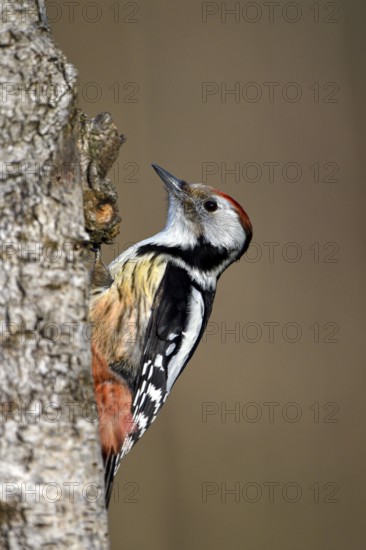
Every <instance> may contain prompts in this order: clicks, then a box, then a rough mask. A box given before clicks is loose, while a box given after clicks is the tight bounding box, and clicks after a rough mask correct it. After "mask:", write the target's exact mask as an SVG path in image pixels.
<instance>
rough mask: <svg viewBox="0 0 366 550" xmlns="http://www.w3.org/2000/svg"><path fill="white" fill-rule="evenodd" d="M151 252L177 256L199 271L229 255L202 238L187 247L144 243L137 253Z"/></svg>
mask: <svg viewBox="0 0 366 550" xmlns="http://www.w3.org/2000/svg"><path fill="white" fill-rule="evenodd" d="M151 252H155V253H158V254H169V255H170V256H172V257H173V258H179V259H180V260H183V261H184V262H185V263H186V264H187V265H189V266H190V267H192V268H197V269H199V270H200V271H211V270H212V269H215V268H217V267H219V266H220V265H221V264H222V263H223V262H225V261H226V260H227V259H228V257H229V253H228V251H227V249H226V248H218V247H217V246H213V245H212V244H210V243H207V242H205V241H204V240H203V239H200V240H199V243H198V244H197V245H196V246H194V247H192V248H188V249H183V248H179V247H178V246H166V245H160V244H154V243H150V244H145V245H143V246H141V247H140V248H139V250H138V255H139V256H142V255H144V254H148V253H151Z"/></svg>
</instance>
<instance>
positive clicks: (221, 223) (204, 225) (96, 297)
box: [90, 164, 252, 506]
mask: <svg viewBox="0 0 366 550" xmlns="http://www.w3.org/2000/svg"><path fill="white" fill-rule="evenodd" d="M152 166H153V168H154V170H155V171H156V172H157V174H158V175H159V176H160V178H161V179H162V180H163V182H164V184H165V186H166V189H167V192H168V219H167V223H166V226H165V229H163V230H162V231H160V232H159V233H157V234H156V235H154V236H153V237H150V238H148V239H145V240H143V241H141V242H140V243H138V244H136V245H134V246H132V247H130V248H128V249H127V250H126V251H125V252H123V253H122V254H121V255H120V256H119V257H118V258H116V259H115V260H114V261H113V262H112V263H111V264H110V266H109V268H108V269H107V268H105V266H103V264H101V262H99V266H98V269H96V270H95V277H94V282H93V285H92V290H91V300H90V320H91V322H92V326H93V346H92V352H93V376H94V387H95V396H96V403H97V407H98V413H99V429H100V439H101V447H102V454H103V459H104V467H105V490H106V504H107V506H108V502H109V498H110V495H111V489H112V481H113V477H114V475H115V474H116V471H117V469H118V467H119V464H120V461H121V459H122V458H123V456H124V455H126V454H127V453H128V452H129V451H130V449H131V447H132V446H133V445H134V444H135V443H136V442H137V441H138V440H139V439H140V438H141V436H142V435H143V434H144V432H145V431H146V430H147V429H148V427H149V426H150V424H151V423H152V422H153V421H154V420H155V418H156V416H157V414H158V412H159V411H160V409H161V407H162V405H163V404H164V402H165V400H166V398H167V396H168V395H169V394H170V392H171V390H172V387H173V385H174V384H175V382H176V380H177V378H178V377H179V375H180V374H181V373H182V371H183V369H184V367H185V366H186V364H187V363H188V361H189V359H190V358H191V357H192V354H193V353H194V351H195V349H196V347H197V345H198V343H199V341H200V339H201V337H202V334H203V332H204V330H205V328H206V325H207V321H208V318H209V316H210V313H211V310H212V304H213V300H214V296H215V291H216V285H217V281H218V279H219V277H220V276H221V274H222V273H223V271H224V270H225V269H226V268H227V267H228V266H229V265H230V264H232V263H233V262H235V261H237V260H239V259H240V257H241V256H242V255H243V254H244V252H245V251H246V250H247V248H248V246H249V243H250V241H251V238H252V225H251V222H250V220H249V217H248V215H247V214H246V212H245V211H244V210H243V208H242V207H241V206H240V204H239V203H237V202H236V201H235V200H234V199H232V198H231V197H230V196H228V195H226V194H225V193H223V192H221V191H217V190H215V189H213V188H211V187H209V186H208V185H204V184H202V183H192V184H189V183H187V182H186V181H184V180H181V179H178V178H176V177H175V176H173V175H172V174H170V173H169V172H168V171H167V170H164V169H163V168H161V167H160V166H157V165H155V164H153V165H152Z"/></svg>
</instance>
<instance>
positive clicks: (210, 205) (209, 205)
mask: <svg viewBox="0 0 366 550" xmlns="http://www.w3.org/2000/svg"><path fill="white" fill-rule="evenodd" d="M203 206H204V207H205V209H206V210H207V212H215V210H217V208H218V205H217V202H216V201H206V202H204V203H203Z"/></svg>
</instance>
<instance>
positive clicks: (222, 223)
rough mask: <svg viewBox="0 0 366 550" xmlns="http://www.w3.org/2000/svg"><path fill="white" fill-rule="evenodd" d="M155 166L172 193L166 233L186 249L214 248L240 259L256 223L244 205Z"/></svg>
mask: <svg viewBox="0 0 366 550" xmlns="http://www.w3.org/2000/svg"><path fill="white" fill-rule="evenodd" d="M152 166H153V168H154V170H155V171H156V172H157V174H158V175H159V176H160V178H161V179H162V180H163V182H164V183H165V186H166V188H167V191H168V197H169V210H168V222H167V226H166V232H167V233H168V234H170V235H171V237H172V240H173V239H174V240H175V241H176V240H177V239H179V241H178V242H176V244H179V245H180V246H182V247H184V248H194V247H196V246H197V245H198V244H200V245H203V246H204V245H206V246H210V245H211V246H212V247H215V249H219V250H220V249H222V250H225V251H227V253H228V254H229V256H230V259H231V261H235V260H238V259H239V258H240V257H241V256H242V255H243V254H244V252H245V251H246V250H247V248H248V246H249V243H250V241H251V238H252V224H251V222H250V219H249V217H248V215H247V213H246V212H245V210H244V209H243V208H242V207H241V206H240V204H239V203H237V202H236V201H235V200H234V199H232V198H231V197H230V196H229V195H226V194H225V193H222V192H221V191H218V190H216V189H213V188H212V187H210V186H208V185H205V184H203V183H187V182H186V181H184V180H181V179H178V178H176V177H175V176H173V175H172V174H170V173H169V172H167V171H166V170H164V169H163V168H161V167H160V166H157V165H156V164H153V165H152ZM172 244H173V243H172ZM230 263H231V262H230Z"/></svg>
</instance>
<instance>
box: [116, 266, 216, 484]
mask: <svg viewBox="0 0 366 550" xmlns="http://www.w3.org/2000/svg"><path fill="white" fill-rule="evenodd" d="M213 299H214V292H213V291H211V292H207V291H203V290H202V289H200V288H199V287H198V286H197V285H195V284H194V283H193V282H192V279H191V278H190V277H189V275H188V273H187V271H186V270H185V269H183V268H181V267H178V266H177V265H174V264H173V263H170V262H168V264H167V268H166V271H165V274H164V276H163V279H162V281H161V283H160V286H159V289H158V290H157V292H156V295H155V299H154V303H153V307H152V312H151V316H150V321H149V325H148V328H147V331H146V340H145V346H144V351H143V357H142V362H141V365H142V368H141V372H140V374H139V376H138V377H137V380H136V386H135V397H134V401H133V405H132V414H133V419H134V423H135V431H134V432H133V433H132V434H130V435H129V436H128V437H127V438H126V440H125V442H124V444H123V447H122V449H121V452H120V454H119V455H114V457H111V460H113V463H111V464H110V465H109V468H108V469H109V473H110V475H109V477H111V481H112V479H113V476H114V475H115V473H116V471H117V469H118V466H119V463H120V460H121V459H122V457H123V456H124V455H125V454H127V453H128V452H129V451H130V449H131V448H132V447H133V445H134V444H135V443H136V442H137V441H138V440H139V439H140V438H141V436H142V435H143V434H144V432H145V431H146V430H147V428H148V427H149V426H150V424H151V423H152V422H153V421H154V420H155V418H156V416H157V414H158V412H159V410H160V409H161V407H162V405H163V404H164V401H165V400H166V398H167V396H168V395H169V393H170V390H171V388H172V387H173V385H174V383H175V381H176V380H177V378H178V376H179V375H180V374H181V372H182V371H183V369H184V367H185V365H186V364H187V362H188V361H189V359H190V357H191V356H192V354H193V352H194V350H195V349H196V347H197V345H198V343H199V340H200V338H201V336H202V334H203V331H204V330H205V328H206V324H207V320H208V317H209V315H210V313H211V308H212V302H213Z"/></svg>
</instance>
